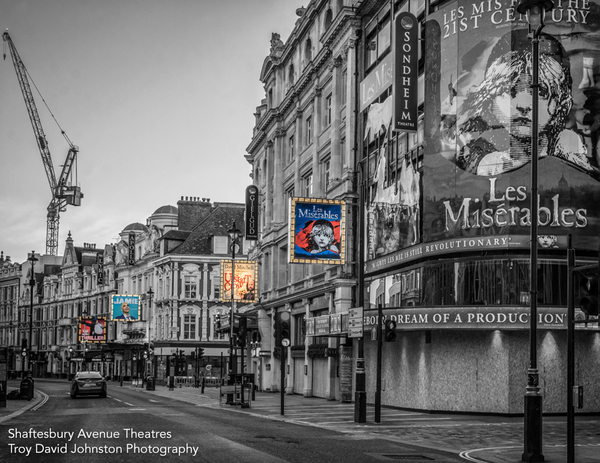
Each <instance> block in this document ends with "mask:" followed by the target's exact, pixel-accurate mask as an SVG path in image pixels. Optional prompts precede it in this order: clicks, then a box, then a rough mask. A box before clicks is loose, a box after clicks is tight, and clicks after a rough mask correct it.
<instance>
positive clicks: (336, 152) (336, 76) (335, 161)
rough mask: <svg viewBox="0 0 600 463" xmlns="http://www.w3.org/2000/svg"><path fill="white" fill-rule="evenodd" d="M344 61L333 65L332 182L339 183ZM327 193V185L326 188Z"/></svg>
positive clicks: (335, 60) (334, 62) (337, 60)
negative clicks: (341, 95) (341, 79)
mask: <svg viewBox="0 0 600 463" xmlns="http://www.w3.org/2000/svg"><path fill="white" fill-rule="evenodd" d="M341 66H342V59H341V58H335V59H334V60H333V63H332V70H331V73H332V76H333V80H332V92H331V178H330V181H331V182H336V181H339V179H340V178H341V177H342V168H343V165H342V154H343V153H342V152H341V151H342V146H341V136H340V123H341V116H340V107H341V105H340V100H341V99H340V94H341V92H345V91H346V89H345V88H338V87H339V85H340V72H341ZM324 187H325V191H326V190H327V185H325V186H324Z"/></svg>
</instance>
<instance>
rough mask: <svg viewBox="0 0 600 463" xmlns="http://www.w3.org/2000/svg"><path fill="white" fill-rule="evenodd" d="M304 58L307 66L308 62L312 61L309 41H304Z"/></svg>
mask: <svg viewBox="0 0 600 463" xmlns="http://www.w3.org/2000/svg"><path fill="white" fill-rule="evenodd" d="M304 58H305V64H308V63H309V62H310V61H312V42H311V41H310V39H306V46H305V48H304Z"/></svg>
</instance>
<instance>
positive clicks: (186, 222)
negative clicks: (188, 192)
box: [177, 196, 212, 231]
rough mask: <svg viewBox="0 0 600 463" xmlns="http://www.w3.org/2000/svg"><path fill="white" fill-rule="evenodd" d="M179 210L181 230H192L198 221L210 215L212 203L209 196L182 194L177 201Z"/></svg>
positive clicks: (179, 226)
mask: <svg viewBox="0 0 600 463" xmlns="http://www.w3.org/2000/svg"><path fill="white" fill-rule="evenodd" d="M177 210H178V212H179V219H178V220H179V223H178V228H179V230H182V231H191V230H192V229H193V228H194V227H195V226H196V225H198V223H200V222H201V221H202V220H204V219H205V218H206V217H208V215H209V214H210V212H211V210H212V205H211V203H210V199H209V198H198V197H196V196H182V197H181V199H180V200H179V201H177Z"/></svg>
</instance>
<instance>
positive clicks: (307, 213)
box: [289, 198, 346, 264]
mask: <svg viewBox="0 0 600 463" xmlns="http://www.w3.org/2000/svg"><path fill="white" fill-rule="evenodd" d="M290 213H291V214H290V215H291V217H290V234H289V236H290V243H289V249H290V256H289V261H290V263H302V264H306V263H324V264H343V263H344V262H345V261H344V241H345V233H346V230H345V226H346V225H345V217H346V211H345V202H344V201H337V200H329V199H317V198H292V199H291V205H290Z"/></svg>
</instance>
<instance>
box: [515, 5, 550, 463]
mask: <svg viewBox="0 0 600 463" xmlns="http://www.w3.org/2000/svg"><path fill="white" fill-rule="evenodd" d="M552 8H554V3H553V2H552V0H519V2H518V3H517V11H518V12H519V13H520V14H524V15H526V17H527V22H528V23H529V38H530V39H531V52H532V63H531V73H532V82H531V90H532V92H531V97H532V115H531V208H530V209H531V210H530V217H531V228H530V232H531V235H530V243H529V244H530V265H529V272H530V274H529V291H530V295H529V306H530V313H529V369H528V370H527V388H526V389H527V391H526V393H525V402H524V404H525V414H524V450H523V455H522V457H521V460H522V461H528V462H540V461H544V455H543V454H542V395H541V394H540V385H539V384H540V382H539V372H538V367H537V285H538V281H537V241H538V236H537V235H538V136H539V135H538V132H539V127H538V117H539V102H538V95H539V54H540V51H539V38H540V33H541V32H542V29H543V28H544V16H545V14H546V12H548V11H550V10H552Z"/></svg>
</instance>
